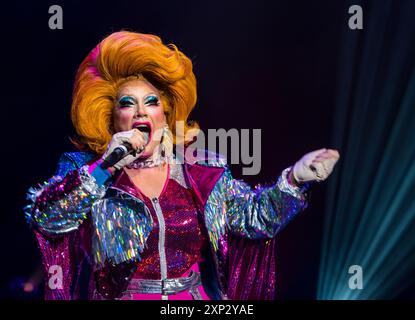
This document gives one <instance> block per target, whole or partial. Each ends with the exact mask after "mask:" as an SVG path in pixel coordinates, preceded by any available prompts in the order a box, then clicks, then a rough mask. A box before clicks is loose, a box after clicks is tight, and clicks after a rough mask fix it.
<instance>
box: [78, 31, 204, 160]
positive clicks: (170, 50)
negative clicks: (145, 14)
mask: <svg viewBox="0 0 415 320" xmlns="http://www.w3.org/2000/svg"><path fill="white" fill-rule="evenodd" d="M135 77H137V78H144V79H146V80H147V81H149V82H150V83H151V84H152V85H154V86H155V87H156V88H157V89H158V90H159V91H160V94H161V99H162V101H163V105H164V108H165V110H164V111H165V113H166V117H167V123H168V125H169V128H170V130H171V131H172V133H173V141H174V142H177V141H178V140H179V138H180V140H181V139H183V140H181V141H183V142H186V141H185V140H186V138H185V137H177V136H176V121H183V123H184V134H185V135H186V133H187V132H188V131H189V130H191V129H197V128H198V125H197V123H195V122H193V123H192V124H189V123H188V117H189V114H190V112H191V111H192V109H193V108H194V106H195V104H196V78H195V75H194V73H193V66H192V62H191V61H190V59H189V58H188V57H186V56H185V55H184V54H183V53H182V52H180V51H179V50H178V49H177V47H176V46H175V45H173V44H169V45H165V44H163V42H162V41H161V39H160V38H159V37H157V36H155V35H150V34H141V33H136V32H130V31H120V32H115V33H112V34H110V35H109V36H108V37H106V38H105V39H104V40H102V41H101V42H100V43H99V44H98V45H97V46H96V47H95V48H94V49H93V50H92V51H91V52H90V53H89V54H88V56H87V57H86V58H85V59H84V61H83V62H82V64H81V65H80V67H79V69H78V71H77V74H76V79H75V85H74V90H73V97H72V108H71V118H72V123H73V125H74V127H75V130H76V132H77V134H78V139H77V142H76V143H75V144H76V145H77V146H78V147H79V148H82V149H87V150H90V151H93V152H95V153H97V154H103V153H104V152H105V150H106V148H107V146H108V143H109V142H110V140H111V137H112V135H113V134H114V133H115V132H114V129H113V109H114V106H115V103H116V95H117V91H118V88H119V87H120V86H121V85H122V84H123V83H125V82H126V81H128V80H130V79H134V78H135Z"/></svg>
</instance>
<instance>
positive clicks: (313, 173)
mask: <svg viewBox="0 0 415 320" xmlns="http://www.w3.org/2000/svg"><path fill="white" fill-rule="evenodd" d="M339 158H340V155H339V152H338V151H337V150H334V149H326V148H323V149H320V150H316V151H312V152H310V153H307V154H306V155H304V156H303V157H302V158H301V159H300V160H299V161H297V162H296V164H295V165H294V167H293V169H292V175H293V178H294V180H295V182H296V183H297V184H303V183H306V182H311V181H318V182H320V181H323V180H326V179H327V178H328V176H329V175H330V174H331V173H332V172H333V168H334V166H335V164H336V163H337V161H338V160H339Z"/></svg>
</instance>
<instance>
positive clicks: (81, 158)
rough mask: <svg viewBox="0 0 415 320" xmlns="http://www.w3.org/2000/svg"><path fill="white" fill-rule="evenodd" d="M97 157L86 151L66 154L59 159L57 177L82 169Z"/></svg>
mask: <svg viewBox="0 0 415 320" xmlns="http://www.w3.org/2000/svg"><path fill="white" fill-rule="evenodd" d="M95 156H96V155H95V154H94V153H92V152H85V151H78V152H64V153H62V155H61V156H60V158H59V161H58V168H57V170H56V172H55V175H57V176H65V175H66V174H67V173H68V172H69V171H72V170H75V169H79V168H81V167H82V166H83V165H85V164H86V163H88V162H89V161H91V160H92V159H93V158H94V157H95Z"/></svg>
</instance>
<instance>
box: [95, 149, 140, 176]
mask: <svg viewBox="0 0 415 320" xmlns="http://www.w3.org/2000/svg"><path fill="white" fill-rule="evenodd" d="M144 149H145V147H144V146H142V147H140V148H139V149H138V150H134V149H133V148H131V146H128V147H127V146H126V145H121V146H118V147H116V148H115V149H114V150H113V151H112V152H111V153H110V154H109V155H108V156H107V157H106V158H105V160H104V161H103V162H102V163H101V165H100V167H101V168H102V169H104V170H105V169H108V168H109V167H112V166H114V165H115V164H117V163H118V162H119V161H120V160H121V159H123V158H124V157H126V156H128V155H130V154H134V156H136V155H137V154H138V153H141V152H143V150H144Z"/></svg>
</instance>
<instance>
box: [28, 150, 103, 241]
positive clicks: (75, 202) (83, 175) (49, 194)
mask: <svg viewBox="0 0 415 320" xmlns="http://www.w3.org/2000/svg"><path fill="white" fill-rule="evenodd" d="M58 167H59V169H58V175H56V176H54V177H52V178H51V179H49V180H48V181H47V182H45V183H44V184H43V185H40V186H39V188H30V189H29V192H28V196H27V197H28V200H29V201H30V202H31V203H30V204H29V205H28V206H27V207H26V208H25V213H26V217H27V219H28V221H29V222H30V223H31V224H33V225H34V226H35V227H36V228H37V229H38V230H39V231H41V232H42V233H45V234H47V235H52V236H53V235H56V236H57V235H59V234H64V233H68V232H70V231H73V230H76V229H77V228H78V227H79V225H80V224H81V223H82V221H83V220H85V219H86V217H87V213H88V212H89V210H90V208H91V205H92V204H93V203H94V202H95V201H96V200H97V199H100V198H102V197H103V196H104V194H105V189H106V187H105V186H104V185H102V186H100V185H98V184H97V183H96V180H95V178H94V177H93V176H92V175H91V174H90V173H89V172H88V166H87V165H83V166H82V167H80V168H77V167H76V164H75V163H74V162H73V159H71V158H70V156H69V155H68V154H66V153H65V154H63V156H62V157H61V159H60V161H59V165H58ZM63 174H65V175H63Z"/></svg>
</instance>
